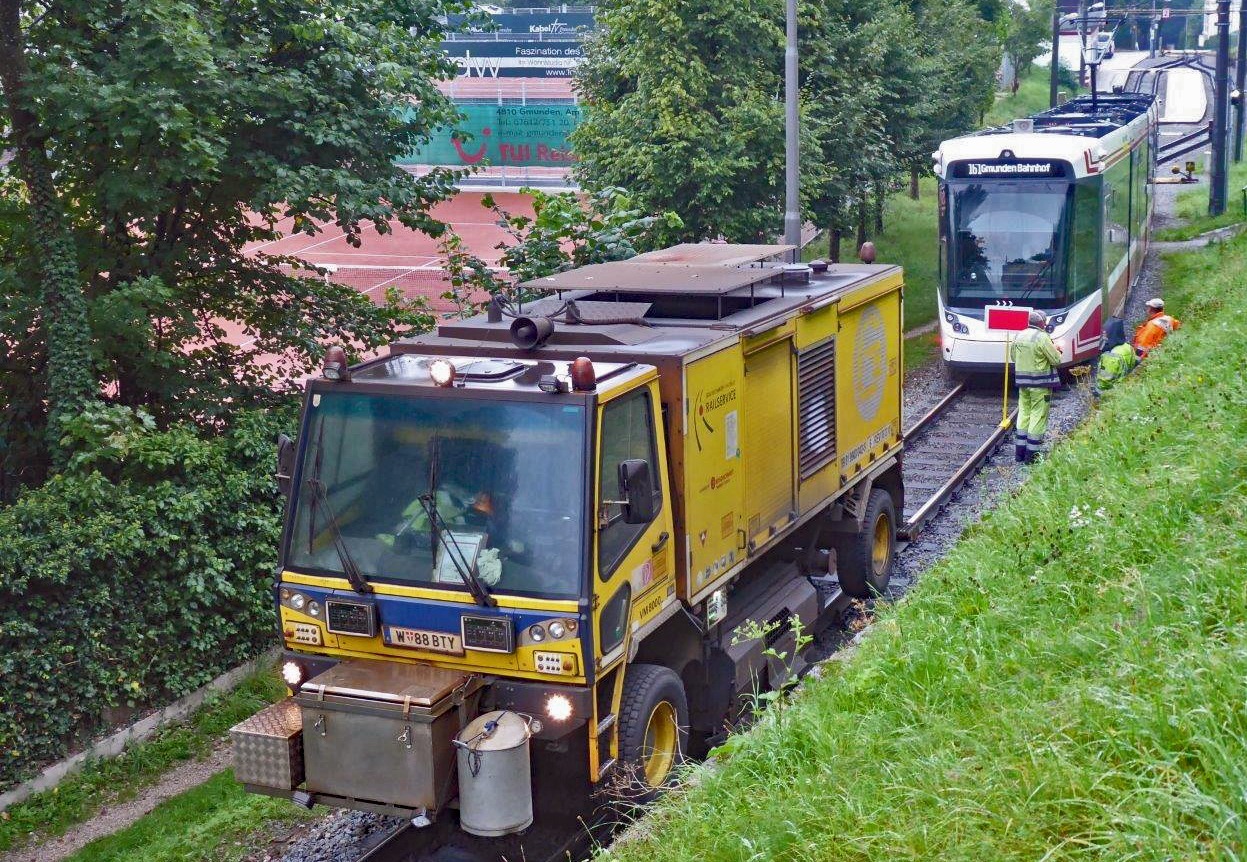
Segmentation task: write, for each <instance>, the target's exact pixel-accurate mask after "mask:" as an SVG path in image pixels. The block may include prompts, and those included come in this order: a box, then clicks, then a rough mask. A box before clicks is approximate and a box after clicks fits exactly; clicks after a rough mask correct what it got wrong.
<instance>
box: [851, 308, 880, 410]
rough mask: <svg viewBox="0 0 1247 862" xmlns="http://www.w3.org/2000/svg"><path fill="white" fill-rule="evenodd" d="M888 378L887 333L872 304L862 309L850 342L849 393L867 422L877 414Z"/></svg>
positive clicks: (877, 310) (877, 311) (876, 309)
mask: <svg viewBox="0 0 1247 862" xmlns="http://www.w3.org/2000/svg"><path fill="white" fill-rule="evenodd" d="M887 382H888V333H887V330H885V329H884V326H883V315H882V314H880V313H879V309H878V308H875V307H873V306H872V307H870V308H867V309H866V310H865V311H863V312H862V317H861V319H860V320H859V321H858V322H857V340H856V341H855V342H854V343H853V394H854V400H855V401H856V403H857V412H858V413H859V414H860V415H861V417H862V420H863V421H866V422H869V421H870V420H872V419H874V418H875V416H877V415H878V414H879V407H880V406H881V405H882V404H883V392H884V387H885V386H886V385H887Z"/></svg>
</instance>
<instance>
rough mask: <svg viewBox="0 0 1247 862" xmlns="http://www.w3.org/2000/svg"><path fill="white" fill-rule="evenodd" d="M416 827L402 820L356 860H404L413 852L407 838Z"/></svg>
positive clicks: (400, 861) (389, 861)
mask: <svg viewBox="0 0 1247 862" xmlns="http://www.w3.org/2000/svg"><path fill="white" fill-rule="evenodd" d="M415 831H416V828H415V827H414V826H412V825H411V823H409V822H406V821H404V822H403V823H400V824H398V825H397V826H395V827H394V828H393V829H391V830H390V831H389V832H387V833H386V834H385V835H383V836H382V837H381V840H380V841H378V842H377V843H376V844H374V845H373V846H372V847H370V848H368V850H367V851H366V852H365V853H364V855H363V856H360V857H359V859H358V860H356V862H404V860H406V859H408V858H409V857H410V856H411V855H412V853H413V852H414V850H413V848H412V847H410V846H408V845H407V839H408V837H409V836H410V835H411V833H413V832H415Z"/></svg>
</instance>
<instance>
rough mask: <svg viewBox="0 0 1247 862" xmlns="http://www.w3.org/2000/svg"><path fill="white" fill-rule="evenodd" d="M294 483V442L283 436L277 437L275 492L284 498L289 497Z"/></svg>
mask: <svg viewBox="0 0 1247 862" xmlns="http://www.w3.org/2000/svg"><path fill="white" fill-rule="evenodd" d="M293 482H294V441H293V440H291V439H290V438H289V437H287V436H286V435H285V434H279V435H278V437H277V490H279V491H281V493H282V495H283V496H285V497H289V496H290V488H291V485H292V483H293Z"/></svg>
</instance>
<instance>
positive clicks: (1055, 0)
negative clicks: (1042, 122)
mask: <svg viewBox="0 0 1247 862" xmlns="http://www.w3.org/2000/svg"><path fill="white" fill-rule="evenodd" d="M1060 58H1061V4H1060V2H1059V0H1052V62H1051V63H1050V64H1048V107H1049V108H1055V107H1056V94H1057V86H1058V84H1059V83H1060V81H1059V80H1058V77H1059V76H1058V74H1057V73H1058V71H1059V70H1060V67H1061V59H1060Z"/></svg>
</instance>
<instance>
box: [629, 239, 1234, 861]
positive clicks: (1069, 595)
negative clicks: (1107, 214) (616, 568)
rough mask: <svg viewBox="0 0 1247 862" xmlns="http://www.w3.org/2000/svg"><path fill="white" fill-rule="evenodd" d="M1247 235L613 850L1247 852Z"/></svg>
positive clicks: (740, 854)
mask: <svg viewBox="0 0 1247 862" xmlns="http://www.w3.org/2000/svg"><path fill="white" fill-rule="evenodd" d="M1245 271H1247V237H1244V238H1241V239H1236V240H1233V241H1231V242H1229V243H1227V244H1225V245H1223V246H1217V247H1215V248H1212V249H1208V250H1205V251H1202V252H1199V253H1192V254H1187V255H1184V256H1182V257H1180V258H1176V259H1174V260H1172V261H1171V262H1169V264H1168V266H1167V276H1166V290H1165V298H1166V302H1167V305H1168V306H1169V307H1170V308H1172V309H1173V310H1174V311H1175V312H1176V313H1177V314H1178V315H1179V316H1180V317H1181V318H1182V319H1183V321H1184V323H1185V325H1184V327H1183V329H1182V330H1181V331H1180V332H1178V333H1177V334H1175V335H1174V336H1173V337H1172V338H1171V339H1170V340H1169V341H1168V343H1166V345H1165V347H1164V348H1163V349H1162V350H1160V351H1158V352H1157V353H1156V354H1154V355H1153V357H1152V358H1150V359H1149V360H1148V361H1147V362H1146V363H1145V365H1144V366H1143V367H1142V368H1141V369H1140V370H1139V371H1138V372H1136V373H1135V374H1134V375H1132V376H1131V377H1129V378H1127V380H1126V381H1124V382H1123V383H1121V384H1119V385H1118V386H1117V387H1116V388H1115V389H1114V390H1113V392H1112V393H1110V394H1109V395H1108V396H1107V397H1106V398H1105V399H1104V402H1103V406H1102V407H1101V408H1100V409H1099V410H1098V411H1097V413H1096V414H1095V415H1094V416H1093V417H1091V418H1090V419H1089V421H1088V422H1087V423H1086V425H1085V426H1084V427H1083V428H1082V429H1080V430H1079V431H1077V432H1075V434H1074V435H1073V436H1072V437H1071V438H1070V439H1068V440H1066V441H1063V442H1062V443H1060V444H1059V445H1058V446H1057V447H1056V449H1055V451H1054V453H1053V454H1052V456H1051V458H1050V459H1047V460H1045V461H1044V462H1043V463H1041V464H1040V465H1038V466H1037V467H1035V468H1033V471H1032V473H1031V476H1030V480H1029V481H1028V482H1027V483H1026V484H1025V485H1024V486H1023V487H1022V488H1021V489H1020V490H1019V491H1018V492H1016V493H1015V494H1014V495H1013V496H1011V497H1010V498H1008V499H1007V500H1006V501H1005V502H1004V503H1003V504H1002V505H1001V506H1000V507H999V508H998V509H996V510H995V511H994V512H992V513H991V514H990V515H989V516H988V517H987V518H986V519H985V521H984V522H982V523H980V524H979V525H977V526H975V527H972V528H971V529H970V531H969V533H968V535H967V536H966V537H965V538H964V539H963V540H962V541H961V542H960V543H959V544H958V545H957V547H956V548H954V549H953V551H952V552H951V553H950V554H949V555H948V556H947V557H945V558H944V560H943V561H941V562H940V563H939V564H938V565H937V566H936V567H935V568H934V569H933V570H932V571H931V572H930V573H928V574H927V575H925V576H924V577H923V579H922V580H921V581H919V583H918V584H917V585H916V586H915V588H914V589H913V591H912V592H911V593H910V595H909V596H908V598H907V599H906V600H905V601H903V602H900V603H899V604H898V605H896V606H895V607H892V608H883V609H881V611H880V614H879V620H878V623H877V625H876V626H875V628H874V630H873V631H872V632H871V633H870V635H869V636H868V637H866V638H865V640H864V642H863V643H862V644H861V645H860V646H859V647H858V649H857V651H856V654H855V655H854V656H853V657H851V658H850V659H849V660H848V661H845V662H831V663H829V665H827V666H825V673H824V675H823V678H822V679H821V680H820V681H818V682H812V683H810V684H809V685H807V686H806V687H805V688H804V690H803V691H802V692H801V693H799V694H798V695H797V696H796V697H795V698H794V700H793V701H792V702H791V703H790V704H788V705H787V706H786V707H785V708H783V709H778V710H774V709H773V710H771V711H770V712H768V713H767V714H766V715H765V716H764V718H763V719H762V720H761V721H760V722H759V723H758V724H757V726H756V729H755V730H754V731H752V732H750V733H747V734H742V735H740V736H737V737H733V738H732V739H731V740H730V741H729V743H728V745H727V746H726V749H727V752H726V753H725V754H724V756H723V757H722V762H721V765H720V767H719V768H718V769H717V770H715V771H713V772H705V773H703V774H702V775H701V776H700V779H699V780H698V781H697V782H693V783H691V784H690V785H689V786H688V787H686V788H683V789H681V790H678V791H676V792H674V793H672V794H671V795H669V796H668V797H667V798H666V799H665V800H664V801H662V802H660V803H659V804H658V805H657V806H656V808H655V809H654V811H653V812H652V814H651V816H650V817H649V818H647V819H646V820H644V821H642V822H641V823H639V824H638V825H637V826H636V827H635V830H634V837H633V838H632V839H631V840H629V841H626V842H624V843H622V844H621V845H619V846H617V847H616V848H615V849H614V850H612V851H610V852H608V853H607V854H606V855H607V856H609V857H610V858H611V859H615V860H618V862H664V860H684V859H687V858H689V856H688V852H689V851H688V848H694V847H695V848H697V854H696V855H697V858H699V859H701V860H706V862H718V860H832V859H835V860H867V859H870V860H874V859H923V860H930V859H940V860H944V862H952V860H972V862H982V860H988V859H990V860H998V859H1008V860H1040V859H1044V860H1058V859H1103V860H1157V862H1159V860H1193V859H1227V860H1228V859H1242V858H1243V857H1244V853H1245V851H1247V710H1245V709H1244V707H1243V703H1244V692H1245V690H1247V689H1245V687H1244V685H1245V684H1244V679H1247V589H1244V586H1243V571H1244V570H1245V569H1247V460H1245V459H1244V458H1243V457H1242V451H1243V448H1242V447H1243V441H1244V440H1245V439H1247V409H1245V408H1244V405H1247V283H1245V280H1244V279H1243V277H1242V275H1243V273H1244V272H1245Z"/></svg>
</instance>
